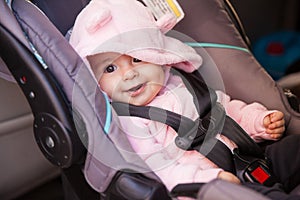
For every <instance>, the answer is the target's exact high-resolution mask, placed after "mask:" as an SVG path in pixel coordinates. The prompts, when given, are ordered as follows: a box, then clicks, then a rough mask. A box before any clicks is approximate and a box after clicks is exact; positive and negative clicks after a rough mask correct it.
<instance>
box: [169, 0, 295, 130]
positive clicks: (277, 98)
mask: <svg viewBox="0 0 300 200" xmlns="http://www.w3.org/2000/svg"><path fill="white" fill-rule="evenodd" d="M179 3H180V5H181V6H182V7H183V10H186V13H185V14H186V15H185V18H184V19H183V21H181V22H180V23H178V24H177V25H176V26H175V30H177V31H180V32H182V33H184V34H186V35H188V36H190V37H191V38H193V39H194V40H196V41H198V42H205V43H216V44H228V45H233V46H237V47H243V48H247V45H246V44H245V42H244V40H243V39H242V37H241V36H240V34H239V32H238V31H237V29H236V28H235V27H234V24H233V23H232V21H231V19H230V17H229V15H228V13H227V12H226V10H225V8H224V1H223V0H189V1H184V0H179ZM187 11H188V12H187ZM206 50H207V52H208V54H209V55H210V56H211V57H212V59H213V60H214V62H215V63H216V65H217V67H218V69H219V71H220V74H221V76H222V78H223V81H224V85H225V90H226V91H225V92H226V93H228V94H229V95H230V96H231V97H232V98H236V99H241V100H244V101H245V102H248V103H250V102H254V101H258V102H260V103H262V104H264V105H265V106H266V107H267V108H269V109H278V110H281V111H283V112H284V113H285V119H286V125H287V134H295V133H296V134H300V131H299V130H300V113H298V112H296V111H294V110H293V109H292V108H291V106H290V105H289V103H288V100H287V99H286V97H285V95H284V92H283V89H282V88H281V87H280V86H278V85H277V83H276V82H275V81H274V80H273V79H272V78H271V77H270V76H269V75H268V74H267V73H266V71H265V70H264V69H263V68H262V67H261V65H260V64H259V63H258V62H257V60H256V59H255V58H254V56H253V55H252V54H251V53H247V52H244V51H239V50H232V49H222V48H206ZM201 70H203V71H205V70H207V69H205V66H204V67H203V68H202V69H201ZM208 84H209V85H211V86H212V87H214V88H215V89H220V88H218V85H216V83H214V80H212V81H211V82H208Z"/></svg>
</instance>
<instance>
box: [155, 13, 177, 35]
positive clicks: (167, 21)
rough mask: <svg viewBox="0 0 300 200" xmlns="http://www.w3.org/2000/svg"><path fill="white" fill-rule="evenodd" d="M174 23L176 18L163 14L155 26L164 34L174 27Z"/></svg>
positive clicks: (169, 14)
mask: <svg viewBox="0 0 300 200" xmlns="http://www.w3.org/2000/svg"><path fill="white" fill-rule="evenodd" d="M176 23H177V18H176V16H175V15H173V14H171V13H168V14H165V15H164V16H162V17H161V18H159V19H158V20H157V21H156V25H157V26H158V28H159V29H160V30H161V32H163V33H166V32H168V31H169V30H171V29H172V28H173V27H174V26H175V25H176Z"/></svg>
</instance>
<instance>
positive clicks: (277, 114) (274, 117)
mask: <svg viewBox="0 0 300 200" xmlns="http://www.w3.org/2000/svg"><path fill="white" fill-rule="evenodd" d="M283 117H284V114H283V113H282V112H280V111H278V112H274V113H272V114H271V115H270V120H271V122H276V121H280V120H282V119H283Z"/></svg>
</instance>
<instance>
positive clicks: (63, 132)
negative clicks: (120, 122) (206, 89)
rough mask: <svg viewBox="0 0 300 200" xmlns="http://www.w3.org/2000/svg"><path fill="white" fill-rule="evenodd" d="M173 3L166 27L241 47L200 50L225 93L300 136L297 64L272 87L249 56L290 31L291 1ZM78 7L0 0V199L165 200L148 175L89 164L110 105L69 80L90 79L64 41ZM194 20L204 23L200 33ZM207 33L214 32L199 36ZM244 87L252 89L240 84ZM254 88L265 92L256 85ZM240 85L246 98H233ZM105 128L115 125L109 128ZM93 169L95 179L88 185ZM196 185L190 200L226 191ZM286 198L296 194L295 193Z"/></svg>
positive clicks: (60, 1) (82, 1) (61, 1)
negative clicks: (278, 114) (174, 19)
mask: <svg viewBox="0 0 300 200" xmlns="http://www.w3.org/2000/svg"><path fill="white" fill-rule="evenodd" d="M177 1H178V2H179V4H180V5H181V6H182V8H183V10H184V11H185V10H186V12H185V14H186V15H185V18H184V19H183V20H182V21H181V22H179V23H178V24H177V25H176V26H175V27H174V30H176V31H179V32H183V33H184V34H186V35H188V36H189V37H190V38H192V39H193V40H195V41H197V42H203V43H204V42H205V43H214V44H222V43H223V44H230V45H231V46H235V47H241V48H243V49H246V50H247V51H237V50H235V49H227V48H214V47H213V48H210V47H208V48H207V49H206V50H207V53H208V55H209V56H210V58H211V59H212V60H213V61H214V62H215V64H216V66H217V67H218V70H219V73H220V77H221V78H222V80H223V81H224V85H225V87H226V91H227V92H228V93H229V94H230V95H232V96H233V97H236V98H240V99H243V100H245V101H247V102H251V101H254V100H259V101H261V102H264V103H265V104H266V106H267V107H269V108H278V109H281V110H283V111H284V113H285V114H286V116H287V121H288V122H289V123H288V128H287V134H293V133H294V132H297V131H298V130H300V129H299V128H300V127H299V125H300V123H299V122H300V112H299V109H300V103H299V100H298V96H299V97H300V82H299V80H300V77H299V76H300V67H298V69H297V67H296V70H294V71H293V72H292V73H290V74H286V75H285V76H283V77H282V78H281V79H279V80H276V81H275V80H274V79H273V78H272V77H271V76H270V75H269V74H268V73H267V72H266V71H265V70H263V67H262V66H261V65H260V63H259V62H258V61H257V60H256V59H255V57H254V55H253V54H252V53H251V51H252V47H253V44H254V43H255V41H257V40H258V39H259V38H260V37H262V36H264V35H267V34H269V33H271V32H275V31H280V30H283V29H289V30H293V31H295V32H296V31H298V30H299V28H300V22H299V17H300V16H299V14H298V13H299V12H298V11H299V9H300V3H298V1H296V0H288V1H283V0H276V1H269V0H268V1H267V0H265V1H258V0H255V1H247V2H245V1H242V2H241V1H237V0H230V1H229V0H191V1H183V0H177ZM88 2H89V0H30V1H26V0H11V1H1V4H0V46H1V50H0V91H2V95H1V98H0V103H1V104H0V105H1V108H0V110H1V112H0V149H1V151H0V152H1V153H0V159H1V164H0V199H3V200H10V199H16V200H26V199H28V200H29V199H30V200H35V199H49V200H54V199H55V200H60V199H61V200H64V199H65V200H70V199H72V200H73V199H74V200H76V199H163V198H164V197H166V199H169V194H168V193H167V192H166V190H165V187H164V186H163V184H162V183H161V182H160V181H159V180H158V178H157V177H156V176H155V175H153V174H152V173H145V174H143V173H137V174H135V175H132V174H131V173H127V172H126V171H124V172H123V171H119V170H116V169H114V168H110V167H108V166H106V165H105V163H104V164H103V163H98V162H97V161H95V160H94V159H93V157H92V156H91V155H89V152H90V151H91V149H92V148H93V147H92V146H90V145H91V141H92V139H95V138H93V137H94V135H95V134H96V133H98V132H99V130H100V129H101V130H102V129H103V128H102V127H103V126H104V124H106V123H107V121H108V118H109V116H108V114H107V113H108V111H109V107H110V106H109V105H108V104H107V99H105V96H104V95H103V94H102V93H101V92H100V91H98V93H97V91H96V95H98V96H99V98H100V102H99V104H100V105H98V104H97V103H95V102H93V100H91V99H92V98H90V97H89V96H88V92H82V88H87V87H91V88H92V89H91V90H92V91H94V90H95V88H96V87H97V86H96V85H95V84H94V83H90V85H88V84H87V83H85V82H82V81H78V80H77V74H78V73H81V74H82V76H83V77H84V78H90V73H89V71H88V70H86V69H84V68H82V65H83V62H82V61H81V59H80V58H79V56H78V55H77V54H76V53H75V51H73V50H71V47H70V45H68V41H67V35H68V33H69V30H70V29H71V28H72V25H73V23H74V20H75V17H76V16H77V14H78V13H79V12H80V11H81V9H82V8H84V6H85V5H87V4H88ZM203 5H205V6H203ZM215 16H218V17H215ZM199 19H201V20H199ZM200 21H202V22H203V21H205V22H206V21H207V23H206V24H205V25H201V26H200V25H199V24H201V22H200ZM203 24H204V23H203ZM212 32H213V33H216V34H213V35H212V34H209V33H212ZM28 38H29V39H28ZM195 48H197V47H195ZM36 52H37V53H36ZM237 58H238V59H237ZM243 65H246V66H249V67H241V66H243ZM228 66H230V68H231V69H232V70H228ZM245 68H246V69H245ZM202 73H207V74H208V75H210V73H214V71H210V69H207V68H204V69H203V71H202ZM232 73H234V75H239V76H240V75H241V74H242V75H241V77H242V78H241V80H243V81H241V82H245V83H241V84H230V83H231V82H232V76H234V75H233V74H232ZM213 81H214V80H208V83H209V84H210V85H213V87H214V88H215V89H218V88H219V87H221V86H219V85H217V84H215V83H214V82H213ZM238 81H239V80H238ZM249 82H251V83H253V84H251V85H250V86H249V84H248V83H249ZM262 84H263V85H266V87H260V86H261V85H262ZM245 87H248V90H249V91H247V92H245V91H244V92H241V91H243V90H244V88H245ZM87 91H88V90H87ZM94 104H97V105H94ZM74 108H76V109H74ZM91 113H92V114H91ZM88 121H89V122H88ZM111 126H112V127H113V126H116V125H115V124H114V122H112V124H111ZM100 132H101V133H102V132H103V133H104V132H105V131H104V130H102V131H100ZM116 133H117V132H116ZM116 133H115V134H116ZM102 135H105V134H102ZM91 138H92V139H91ZM95 141H96V142H95V144H101V145H102V141H105V142H106V144H105V145H104V146H105V147H103V148H102V150H103V149H104V148H107V149H109V150H111V151H112V152H110V155H114V156H116V160H117V158H119V159H120V160H121V161H120V163H121V165H122V166H121V167H122V168H127V167H128V168H129V169H131V168H132V169H134V170H137V171H139V170H140V168H143V167H145V166H139V165H137V166H134V165H133V164H132V163H128V160H126V155H123V154H120V153H119V152H118V150H117V148H116V147H114V145H113V142H111V139H108V138H107V137H104V136H101V137H100V138H99V139H98V140H95ZM97 142H98V143H97ZM92 150H93V149H92ZM122 156H124V157H125V158H123V157H122ZM118 164H119V163H118ZM87 165H90V166H91V167H90V168H87ZM83 169H85V170H83ZM89 170H90V171H89ZM97 170H98V171H97ZM141 171H142V170H141ZM96 172H97V173H100V179H101V181H98V180H95V179H93V176H94V173H96ZM87 180H88V181H87ZM91 185H92V187H91ZM124 186H127V187H124ZM202 186H203V185H202V184H201V185H197V186H196V189H195V188H194V187H193V190H196V197H197V195H198V197H199V196H200V195H202V197H203V199H204V200H205V199H210V198H211V196H210V195H212V193H214V194H215V195H216V194H219V195H220V194H221V193H218V192H220V190H218V189H220V188H221V189H224V188H223V187H225V188H227V185H226V184H224V183H223V182H221V183H219V182H215V183H213V184H211V185H204V186H203V187H202ZM228 187H230V186H228ZM95 188H96V189H95ZM199 188H201V190H200V189H199ZM211 188H214V190H210V189H211ZM230 188H233V189H232V190H233V191H236V188H234V187H230ZM99 191H100V192H99ZM198 191H201V192H202V193H201V194H200V192H198ZM205 191H207V193H205ZM208 191H209V192H208ZM193 192H194V193H195V191H193ZM242 192H244V193H245V194H246V195H254V196H255V195H256V194H252V193H251V192H250V193H248V192H249V191H242ZM293 192H294V193H297V194H299V193H300V187H298V188H296V189H295V190H294V191H293ZM178 194H182V191H179V192H178ZM205 195H207V196H205ZM141 197H142V198H141ZM259 198H261V199H264V198H263V197H260V196H257V199H259Z"/></svg>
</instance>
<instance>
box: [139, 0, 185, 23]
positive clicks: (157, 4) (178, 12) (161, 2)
mask: <svg viewBox="0 0 300 200" xmlns="http://www.w3.org/2000/svg"><path fill="white" fill-rule="evenodd" d="M142 1H143V2H144V3H145V4H146V6H147V7H148V8H150V10H151V11H152V13H153V15H154V16H155V18H156V19H159V18H161V17H162V16H163V15H165V14H167V13H173V14H174V15H175V16H176V18H177V22H179V21H180V20H181V19H182V18H183V17H184V12H183V10H182V8H181V7H180V5H179V4H178V2H177V1H176V0H142Z"/></svg>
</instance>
